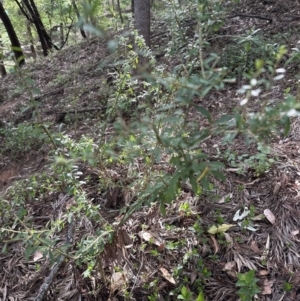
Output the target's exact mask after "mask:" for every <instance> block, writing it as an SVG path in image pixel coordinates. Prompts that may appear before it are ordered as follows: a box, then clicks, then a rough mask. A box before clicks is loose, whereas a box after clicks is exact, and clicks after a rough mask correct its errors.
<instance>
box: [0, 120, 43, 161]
mask: <svg viewBox="0 0 300 301" xmlns="http://www.w3.org/2000/svg"><path fill="white" fill-rule="evenodd" d="M0 141H1V144H2V145H3V146H4V147H2V148H1V151H0V152H1V154H5V155H7V154H8V153H9V154H12V155H13V156H16V157H21V156H24V155H25V154H26V153H28V152H29V151H32V150H39V149H40V148H41V146H42V145H43V144H44V143H45V142H46V141H47V136H46V134H45V133H44V131H43V130H42V129H41V128H40V127H39V126H36V125H32V124H29V125H27V124H19V125H17V126H16V127H14V126H12V125H7V126H6V127H4V128H0Z"/></svg>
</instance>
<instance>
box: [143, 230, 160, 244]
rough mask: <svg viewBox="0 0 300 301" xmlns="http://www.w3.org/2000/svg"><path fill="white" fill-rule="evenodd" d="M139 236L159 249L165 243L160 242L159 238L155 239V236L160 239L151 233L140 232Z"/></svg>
mask: <svg viewBox="0 0 300 301" xmlns="http://www.w3.org/2000/svg"><path fill="white" fill-rule="evenodd" d="M139 236H140V237H141V238H142V239H143V240H145V241H148V242H151V243H153V244H155V245H157V246H158V247H160V246H161V245H162V243H163V242H162V241H163V240H161V241H160V240H158V239H157V238H155V236H156V237H158V235H153V234H152V233H150V232H146V231H140V232H139Z"/></svg>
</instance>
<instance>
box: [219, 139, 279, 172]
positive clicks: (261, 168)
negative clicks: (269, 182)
mask: <svg viewBox="0 0 300 301" xmlns="http://www.w3.org/2000/svg"><path fill="white" fill-rule="evenodd" d="M257 150H258V152H257V153H256V154H254V155H251V156H250V155H248V154H242V155H236V154H235V153H234V152H232V150H231V149H230V148H228V149H227V150H226V151H225V153H224V158H225V160H226V161H227V162H228V164H229V165H230V166H232V167H236V168H238V170H237V172H238V173H240V174H245V173H246V172H247V171H248V170H253V172H254V176H255V177H259V176H261V175H263V174H264V173H265V172H267V171H269V170H270V168H271V167H272V165H273V164H274V163H275V159H273V158H272V157H270V155H271V151H270V149H269V147H268V146H266V145H264V144H262V143H258V145H257Z"/></svg>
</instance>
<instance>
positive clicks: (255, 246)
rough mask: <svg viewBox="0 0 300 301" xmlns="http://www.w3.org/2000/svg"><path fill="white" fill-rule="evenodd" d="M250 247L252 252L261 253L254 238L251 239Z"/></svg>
mask: <svg viewBox="0 0 300 301" xmlns="http://www.w3.org/2000/svg"><path fill="white" fill-rule="evenodd" d="M250 248H251V250H252V251H253V252H254V253H256V254H260V253H261V251H260V249H259V248H258V246H257V243H256V241H255V240H253V241H251V244H250Z"/></svg>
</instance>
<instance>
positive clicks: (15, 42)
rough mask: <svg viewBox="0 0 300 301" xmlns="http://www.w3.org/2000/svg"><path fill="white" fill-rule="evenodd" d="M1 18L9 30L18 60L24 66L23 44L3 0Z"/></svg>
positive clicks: (0, 7)
mask: <svg viewBox="0 0 300 301" xmlns="http://www.w3.org/2000/svg"><path fill="white" fill-rule="evenodd" d="M0 19H1V20H2V23H3V25H4V27H5V29H6V31H7V34H8V37H9V39H10V42H11V48H12V51H13V52H14V54H15V58H16V62H17V64H18V65H19V66H22V65H24V64H25V59H24V55H23V52H22V49H21V45H20V42H19V39H18V37H17V34H16V32H15V29H14V27H13V25H12V23H11V21H10V19H9V17H8V15H7V13H6V11H5V9H4V7H3V5H2V2H1V1H0Z"/></svg>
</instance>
